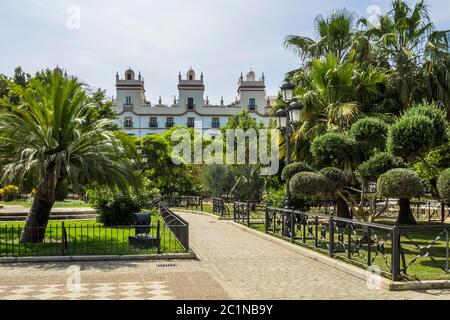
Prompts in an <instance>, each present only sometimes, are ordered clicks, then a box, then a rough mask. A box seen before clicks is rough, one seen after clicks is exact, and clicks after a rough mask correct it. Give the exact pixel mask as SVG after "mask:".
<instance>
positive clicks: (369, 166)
mask: <svg viewBox="0 0 450 320" xmlns="http://www.w3.org/2000/svg"><path fill="white" fill-rule="evenodd" d="M405 167H406V165H405V163H404V162H403V160H402V159H401V158H399V157H395V156H393V155H392V154H390V153H387V152H380V153H376V154H374V155H373V156H372V157H371V158H370V159H369V160H367V161H366V162H364V163H362V164H361V165H360V166H359V167H358V170H359V174H360V175H361V176H362V177H363V178H364V179H366V180H367V181H377V179H378V177H379V176H380V175H382V174H383V173H385V172H387V171H389V170H391V169H395V168H405Z"/></svg>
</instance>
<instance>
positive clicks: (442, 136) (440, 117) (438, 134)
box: [404, 103, 447, 146]
mask: <svg viewBox="0 0 450 320" xmlns="http://www.w3.org/2000/svg"><path fill="white" fill-rule="evenodd" d="M410 116H412V117H414V116H424V117H427V118H428V119H430V120H431V121H432V123H433V128H434V131H435V136H434V142H433V145H434V146H438V145H440V144H442V143H443V142H445V141H447V121H446V117H447V115H446V112H445V111H444V110H442V109H441V108H439V107H438V106H437V105H436V104H434V103H432V104H428V103H423V104H418V105H416V106H414V107H412V108H411V109H408V110H407V111H406V112H405V113H404V117H410Z"/></svg>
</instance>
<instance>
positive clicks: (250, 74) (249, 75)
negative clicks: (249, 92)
mask: <svg viewBox="0 0 450 320" xmlns="http://www.w3.org/2000/svg"><path fill="white" fill-rule="evenodd" d="M255 79H256V75H255V72H254V71H253V70H252V69H251V68H250V71H249V72H248V73H247V81H255Z"/></svg>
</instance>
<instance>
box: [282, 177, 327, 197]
mask: <svg viewBox="0 0 450 320" xmlns="http://www.w3.org/2000/svg"><path fill="white" fill-rule="evenodd" d="M290 187H291V191H292V196H293V197H294V198H297V199H303V198H307V197H324V196H326V195H329V194H331V193H332V192H333V185H332V184H330V181H329V180H328V179H327V178H326V177H325V176H324V175H322V174H320V173H317V172H300V173H297V174H296V175H294V176H293V177H292V179H291V182H290Z"/></svg>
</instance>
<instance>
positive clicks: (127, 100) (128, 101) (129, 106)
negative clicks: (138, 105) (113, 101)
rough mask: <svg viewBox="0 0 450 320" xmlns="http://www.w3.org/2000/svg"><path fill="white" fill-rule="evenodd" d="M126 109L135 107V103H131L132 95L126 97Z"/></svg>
mask: <svg viewBox="0 0 450 320" xmlns="http://www.w3.org/2000/svg"><path fill="white" fill-rule="evenodd" d="M123 106H124V108H125V109H131V108H133V104H132V103H131V97H126V98H125V104H124V105H123Z"/></svg>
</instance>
